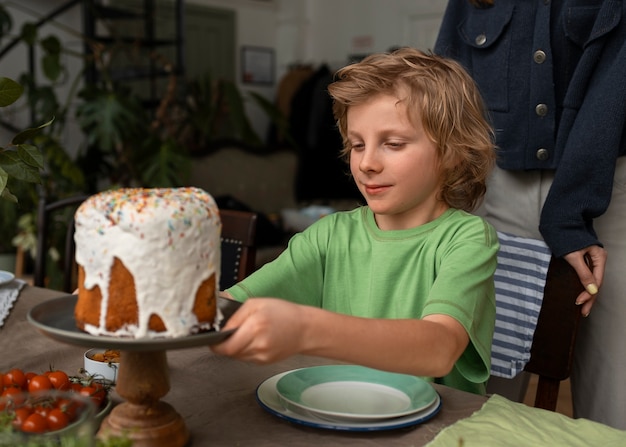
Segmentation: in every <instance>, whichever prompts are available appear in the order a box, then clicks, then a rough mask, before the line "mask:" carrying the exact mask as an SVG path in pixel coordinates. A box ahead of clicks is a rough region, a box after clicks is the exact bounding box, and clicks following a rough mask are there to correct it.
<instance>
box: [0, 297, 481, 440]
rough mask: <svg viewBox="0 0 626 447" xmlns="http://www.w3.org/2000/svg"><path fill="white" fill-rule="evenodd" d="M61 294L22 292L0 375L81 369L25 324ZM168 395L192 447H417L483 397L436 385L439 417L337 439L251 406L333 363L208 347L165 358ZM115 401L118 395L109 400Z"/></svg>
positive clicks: (76, 349)
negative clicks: (293, 373) (263, 389)
mask: <svg viewBox="0 0 626 447" xmlns="http://www.w3.org/2000/svg"><path fill="white" fill-rule="evenodd" d="M62 295H63V293H62V292H55V291H50V290H46V289H41V288H36V287H32V286H26V287H25V288H24V289H23V290H22V292H21V294H20V296H19V298H18V300H17V302H16V303H15V305H14V307H13V309H12V310H11V313H10V315H9V318H8V319H7V320H6V322H5V325H4V327H3V328H1V329H0V344H1V346H2V350H1V354H2V355H0V371H4V370H7V369H9V368H11V367H19V368H22V369H25V370H32V371H43V370H46V369H48V368H49V366H53V367H55V368H59V369H63V370H65V371H68V372H73V371H78V370H79V369H80V368H81V366H82V361H83V353H84V352H85V351H86V349H87V348H86V347H80V346H73V345H69V344H65V343H60V342H57V341H55V340H52V339H50V338H48V337H47V336H45V335H43V334H41V333H40V332H39V331H38V330H37V329H35V328H34V326H32V325H31V324H30V323H29V322H28V321H27V319H26V316H27V314H28V311H29V310H30V309H31V308H32V307H33V306H34V305H35V304H37V303H39V302H41V301H42V300H45V299H48V298H53V297H57V296H62ZM167 359H168V364H169V366H170V385H171V386H170V391H169V393H168V394H167V395H166V396H165V397H164V398H163V400H164V401H166V402H168V403H170V404H171V405H173V406H174V408H175V409H176V410H177V411H178V412H179V413H180V414H181V416H182V417H183V419H184V421H185V424H186V425H187V427H188V428H189V430H190V432H191V445H192V446H208V445H211V446H252V445H253V446H257V447H264V446H272V447H274V446H291V447H298V446H310V445H329V446H331V445H342V446H360V447H361V446H365V447H367V446H385V447H388V446H389V447H393V446H421V445H425V444H426V443H428V442H429V441H430V440H432V439H433V438H434V437H435V435H437V433H439V432H440V431H441V430H442V429H443V428H444V427H447V426H449V425H451V424H452V423H454V422H456V421H457V420H459V419H462V418H465V417H468V416H470V415H471V414H472V413H473V412H474V411H476V410H478V409H479V408H480V407H481V405H482V404H483V403H484V402H485V400H486V398H484V397H481V396H477V395H473V394H469V393H465V392H462V391H458V390H454V389H452V388H448V387H443V386H437V385H436V389H437V391H438V392H439V394H440V395H441V398H442V402H443V404H442V409H441V411H440V412H439V413H438V414H437V415H436V416H435V417H434V418H433V419H431V420H429V421H428V422H426V423H424V424H421V425H417V426H414V427H411V428H405V429H398V430H390V431H382V432H339V431H333V430H326V429H318V428H311V427H305V426H301V425H297V424H294V423H290V422H287V421H284V420H282V419H279V418H278V417H276V416H274V415H272V414H269V413H267V412H266V411H265V410H263V409H262V408H261V407H260V406H259V405H258V404H257V402H256V398H255V390H256V387H257V386H258V385H259V384H260V383H261V382H262V381H263V380H265V379H266V378H268V377H271V376H272V375H274V374H277V373H280V372H283V371H287V370H291V369H295V368H301V367H306V366H313V365H320V364H328V363H331V362H329V361H327V360H324V359H319V358H313V357H304V356H297V357H293V358H291V359H288V360H286V361H283V362H280V363H276V364H273V365H267V366H258V365H253V364H248V363H243V362H240V361H236V360H232V359H228V358H223V357H218V356H216V355H214V354H213V353H212V352H211V350H210V349H209V348H207V347H199V348H189V349H178V350H172V351H168V352H167ZM114 398H115V399H117V400H119V399H120V398H119V396H116V395H115V393H114Z"/></svg>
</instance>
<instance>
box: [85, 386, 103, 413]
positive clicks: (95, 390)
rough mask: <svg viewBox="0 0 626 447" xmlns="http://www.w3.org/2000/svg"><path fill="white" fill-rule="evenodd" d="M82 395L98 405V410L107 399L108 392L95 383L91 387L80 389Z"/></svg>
mask: <svg viewBox="0 0 626 447" xmlns="http://www.w3.org/2000/svg"><path fill="white" fill-rule="evenodd" d="M80 394H82V395H83V396H85V397H89V398H90V399H91V400H92V401H93V403H94V404H95V405H96V408H100V406H101V405H102V403H103V402H104V399H105V397H106V390H105V389H104V387H102V386H101V385H98V384H96V383H93V384H91V385H87V386H83V387H82V388H81V389H80Z"/></svg>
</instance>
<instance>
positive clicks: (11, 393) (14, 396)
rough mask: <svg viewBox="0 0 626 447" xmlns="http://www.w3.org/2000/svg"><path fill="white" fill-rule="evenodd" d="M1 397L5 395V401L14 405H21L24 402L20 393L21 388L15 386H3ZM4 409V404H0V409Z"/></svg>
mask: <svg viewBox="0 0 626 447" xmlns="http://www.w3.org/2000/svg"><path fill="white" fill-rule="evenodd" d="M0 396H2V397H7V396H8V399H7V401H11V402H12V403H13V404H14V405H22V403H23V402H24V395H23V394H22V389H21V388H18V387H16V386H10V387H8V388H5V389H4V391H2V394H1V395H0ZM2 410H4V404H2V405H0V411H2Z"/></svg>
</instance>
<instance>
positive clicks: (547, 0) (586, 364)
mask: <svg viewBox="0 0 626 447" xmlns="http://www.w3.org/2000/svg"><path fill="white" fill-rule="evenodd" d="M435 51H436V52H437V53H439V54H442V55H446V56H450V57H453V58H455V59H457V60H458V61H460V62H461V63H462V64H463V65H464V66H465V67H466V68H467V69H468V70H469V71H470V73H471V74H472V75H473V77H474V78H475V80H476V81H477V83H478V85H479V87H480V89H481V93H482V94H483V97H484V99H485V102H486V103H487V106H488V108H489V111H490V115H491V118H492V121H493V124H494V128H495V130H496V140H497V145H498V150H499V157H498V168H497V169H496V170H495V172H494V174H493V177H492V178H491V180H490V183H489V188H488V192H487V195H486V197H485V202H484V204H483V206H482V208H481V213H482V214H483V215H484V216H485V217H486V218H487V219H488V220H489V221H490V222H491V223H492V224H493V225H494V226H495V227H496V229H498V230H500V231H505V232H509V233H513V234H517V235H519V236H524V237H534V238H543V239H544V240H545V242H546V243H547V244H548V246H549V247H550V249H551V250H552V253H553V254H554V255H555V256H557V257H561V256H562V257H565V259H566V260H567V261H568V262H569V263H570V264H571V265H572V266H573V267H574V268H575V270H576V272H577V273H578V276H579V278H580V281H581V283H582V284H583V285H584V286H585V287H586V291H584V292H583V293H581V295H580V296H579V297H578V298H577V301H576V303H577V304H579V305H580V306H581V312H582V314H583V316H586V317H588V318H586V319H585V320H583V322H582V324H581V326H580V331H579V335H578V339H577V345H576V354H575V360H574V368H573V373H572V378H571V383H572V395H573V403H574V416H575V417H585V418H589V419H592V420H595V421H599V422H603V423H606V424H608V425H611V426H614V427H616V428H620V429H626V407H625V406H624V402H626V380H624V370H625V368H626V343H624V335H625V333H626V331H625V330H624V329H623V327H624V320H625V318H626V237H625V236H624V234H625V233H626V158H624V157H623V155H624V154H625V152H626V136H625V123H626V4H625V3H624V2H623V1H621V0H533V1H530V0H527V1H519V0H482V1H481V0H466V1H459V0H454V1H451V2H450V3H449V5H448V8H447V10H446V13H445V16H444V19H443V24H442V27H441V30H440V34H439V38H438V40H437V44H436V48H435ZM607 254H608V258H607ZM598 290H599V292H598ZM592 307H593V312H592Z"/></svg>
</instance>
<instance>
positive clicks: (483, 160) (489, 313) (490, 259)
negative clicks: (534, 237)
mask: <svg viewBox="0 0 626 447" xmlns="http://www.w3.org/2000/svg"><path fill="white" fill-rule="evenodd" d="M329 91H330V94H331V96H332V98H333V100H334V106H333V107H334V109H333V111H334V113H335V117H336V119H337V122H338V125H339V129H340V132H341V135H342V137H343V141H344V150H343V155H344V156H345V157H346V158H347V159H348V160H349V165H350V171H351V174H352V177H353V179H354V181H355V182H356V185H357V186H358V188H359V190H360V192H361V193H362V194H363V197H364V198H365V200H366V201H367V206H363V207H360V208H357V209H355V210H352V211H349V212H338V213H334V214H331V215H329V216H326V217H324V218H322V219H320V220H319V221H318V222H316V223H315V224H314V225H312V226H311V227H309V228H308V229H306V230H305V231H303V232H302V233H300V234H297V235H295V236H294V237H293V238H292V239H291V241H290V243H289V246H288V248H287V250H286V251H285V252H284V253H283V254H281V256H279V257H278V258H277V259H276V260H275V261H273V262H271V263H269V264H267V265H265V266H263V267H262V268H261V269H259V271H257V272H255V273H254V274H253V275H251V276H250V277H248V278H247V279H245V280H244V281H242V282H241V283H239V284H237V285H235V286H234V287H232V288H230V289H228V291H227V293H226V296H228V297H232V298H234V299H236V300H239V301H245V303H244V304H243V305H242V307H241V308H240V309H239V310H238V311H237V312H236V313H235V314H234V315H233V316H232V317H231V319H230V320H229V321H228V323H227V324H226V325H225V328H224V329H230V328H235V327H236V328H238V329H237V331H236V332H235V333H234V334H233V335H232V336H231V337H230V338H229V339H227V340H226V341H224V342H223V343H221V344H218V345H214V346H212V349H213V350H214V351H215V352H216V353H218V354H222V355H229V356H233V357H237V358H239V359H242V360H247V361H253V362H258V363H268V362H275V361H278V360H281V359H283V358H286V357H288V356H291V355H294V354H298V353H299V354H307V355H316V356H322V357H327V358H333V359H336V360H340V361H344V362H350V363H355V364H360V365H364V366H369V367H372V368H377V369H382V370H388V371H393V372H399V373H406V374H413V375H417V376H422V377H428V378H433V379H434V380H435V381H437V382H439V383H443V384H446V385H449V386H452V387H455V388H459V389H462V390H466V391H470V392H474V393H484V390H485V382H486V381H487V378H488V377H489V366H490V349H491V338H492V334H493V328H494V321H495V297H494V285H493V273H494V271H495V268H496V254H497V250H498V241H497V236H496V233H495V231H494V229H493V228H492V227H491V226H489V224H487V223H486V222H485V221H483V220H482V219H481V218H478V217H475V216H472V215H470V214H469V213H468V211H470V210H472V209H473V208H474V207H475V206H476V204H477V202H478V201H479V200H480V198H481V197H482V195H483V194H484V192H485V179H486V177H487V175H488V173H489V171H490V170H491V167H492V166H493V163H494V157H495V154H494V145H493V141H492V133H491V129H490V127H489V125H488V123H487V121H486V120H485V117H484V110H483V104H482V101H481V99H480V96H479V94H478V92H477V90H476V87H475V85H474V83H473V81H472V80H471V78H470V77H469V76H468V75H467V74H466V72H465V71H464V70H463V69H462V68H460V66H459V65H458V64H456V63H455V62H452V61H450V60H447V59H443V58H440V57H437V56H433V55H428V54H424V53H422V52H420V51H417V50H411V49H400V50H398V51H396V52H394V53H392V54H379V55H372V56H370V57H367V58H366V59H364V60H363V61H362V62H360V63H357V64H353V65H350V66H347V67H344V68H343V69H341V70H339V72H338V73H337V77H336V81H335V82H334V83H333V84H331V85H330V87H329ZM320 181H323V173H320ZM252 297H254V299H248V298H252ZM258 297H273V298H258Z"/></svg>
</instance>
